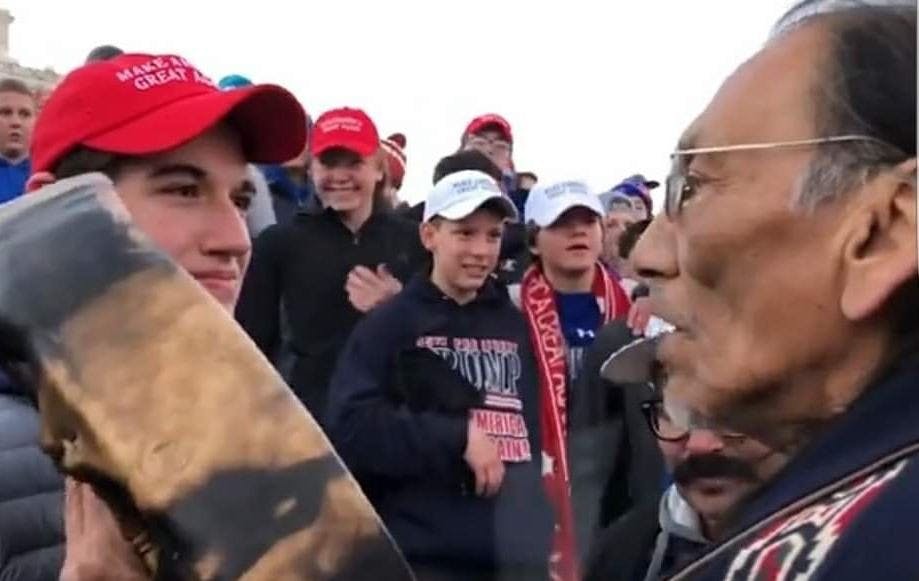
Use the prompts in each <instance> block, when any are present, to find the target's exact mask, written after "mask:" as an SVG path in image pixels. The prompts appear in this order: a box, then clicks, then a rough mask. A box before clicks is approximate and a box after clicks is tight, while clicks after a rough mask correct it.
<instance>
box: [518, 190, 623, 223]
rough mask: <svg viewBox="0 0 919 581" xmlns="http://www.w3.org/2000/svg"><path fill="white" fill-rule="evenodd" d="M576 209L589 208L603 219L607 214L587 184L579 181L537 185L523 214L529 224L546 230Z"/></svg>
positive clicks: (531, 191)
mask: <svg viewBox="0 0 919 581" xmlns="http://www.w3.org/2000/svg"><path fill="white" fill-rule="evenodd" d="M576 207H582V208H587V209H588V210H590V211H592V212H594V213H595V214H596V215H598V216H600V217H601V218H602V217H603V215H604V214H605V212H604V211H603V204H602V203H601V202H600V198H599V197H597V196H596V195H594V194H592V193H591V192H590V190H589V189H587V184H585V183H584V182H579V181H568V182H557V183H554V184H548V185H544V186H543V185H540V184H536V185H535V186H533V189H532V190H530V195H529V196H528V197H527V203H526V206H524V212H523V214H524V216H525V218H526V222H527V224H529V223H531V222H532V223H533V224H536V225H537V226H539V227H540V228H546V227H548V226H551V225H552V224H554V223H555V221H556V220H558V217H559V216H561V215H562V214H564V213H565V212H566V211H568V210H570V209H571V208H576Z"/></svg>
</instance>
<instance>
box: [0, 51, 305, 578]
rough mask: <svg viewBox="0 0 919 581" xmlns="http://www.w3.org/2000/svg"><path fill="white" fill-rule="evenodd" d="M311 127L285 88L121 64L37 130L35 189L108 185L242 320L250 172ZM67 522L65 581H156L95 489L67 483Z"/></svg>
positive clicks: (176, 61)
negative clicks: (100, 179)
mask: <svg viewBox="0 0 919 581" xmlns="http://www.w3.org/2000/svg"><path fill="white" fill-rule="evenodd" d="M305 118H306V116H305V113H304V111H303V108H302V107H301V106H300V104H299V103H298V102H297V100H296V99H295V98H294V96H293V95H291V94H290V93H289V92H287V91H286V90H284V89H282V88H281V87H277V86H272V85H261V86H252V87H248V88H245V89H240V90H238V91H234V92H221V91H220V90H218V89H217V87H216V86H215V85H214V83H212V82H211V81H210V79H208V78H207V77H206V76H204V75H203V74H202V73H201V72H200V71H198V70H197V69H196V68H195V67H194V66H193V65H191V64H190V63H189V62H188V61H187V60H185V59H183V58H181V57H178V56H173V55H159V56H157V55H146V54H124V55H120V56H116V57H114V58H112V59H110V60H105V61H99V62H93V63H89V64H87V65H85V66H83V67H81V68H79V69H77V70H75V71H73V72H72V73H70V74H69V75H67V77H65V78H64V79H63V80H62V81H61V83H60V84H59V85H58V87H57V88H56V89H55V91H54V92H53V93H52V94H51V95H50V96H49V97H48V100H47V101H46V103H45V106H44V108H43V109H42V112H41V114H40V115H39V118H38V120H37V122H36V125H35V133H34V138H33V141H32V148H31V156H32V161H33V166H32V167H33V175H32V176H31V177H30V180H29V188H30V189H36V188H38V187H40V186H42V185H44V184H49V183H52V182H54V181H56V180H59V179H64V178H69V177H74V176H78V175H80V174H86V173H90V172H101V173H103V174H105V175H106V176H107V177H108V178H109V179H110V180H111V181H112V182H113V184H114V189H115V191H117V192H118V194H119V196H120V198H121V201H122V202H123V203H124V205H125V207H126V209H127V211H128V212H129V213H130V214H131V217H132V218H133V220H134V222H135V223H136V225H137V226H138V227H139V228H140V229H141V230H142V231H143V232H144V233H145V234H146V235H147V236H148V237H149V238H150V239H151V240H152V241H153V242H154V243H155V244H156V245H157V246H159V247H160V248H161V249H162V250H163V251H165V252H166V253H167V254H168V255H169V256H170V257H171V258H172V259H173V260H174V261H176V263H178V264H179V265H180V266H181V267H183V268H184V269H185V270H187V271H188V272H189V274H191V275H192V276H193V277H194V278H195V279H196V280H197V281H198V282H199V283H200V284H201V285H202V286H203V287H204V288H205V289H206V290H207V291H208V292H209V293H210V294H211V295H212V296H213V297H214V298H215V299H216V300H217V301H219V302H220V303H221V304H222V305H223V306H224V307H225V308H226V309H228V310H232V309H233V308H234V306H235V303H236V300H237V297H238V295H239V290H240V286H241V284H242V278H243V273H244V271H245V269H246V266H247V264H248V262H249V256H250V250H251V247H250V242H249V234H248V232H247V230H246V226H245V216H246V211H247V208H248V206H249V203H250V201H251V199H252V195H253V184H252V183H251V181H250V180H249V178H248V174H247V169H246V168H247V164H248V163H277V162H280V161H283V160H285V159H289V158H290V157H293V156H294V155H296V153H297V152H298V151H300V149H302V147H303V144H304V142H305V140H306V132H305V130H304V128H305V126H306V124H305ZM101 340H104V338H101ZM42 492H47V490H43V491H42ZM64 520H65V529H66V536H67V547H66V563H65V565H64V569H63V573H61V575H60V577H61V579H65V580H72V579H76V580H81V579H102V578H105V579H123V580H132V579H145V578H147V577H148V574H147V573H146V570H145V568H144V567H143V565H142V563H141V562H140V560H139V558H138V557H137V555H136V554H135V553H134V551H133V548H132V546H131V545H130V544H129V543H128V542H127V541H126V540H124V539H123V538H122V533H121V530H120V529H119V523H117V522H116V520H115V517H114V516H113V515H112V513H111V512H110V511H109V510H108V507H107V506H106V505H105V504H104V503H102V501H100V500H99V498H98V497H96V495H95V493H94V492H93V490H92V488H91V487H89V485H85V484H77V483H75V482H70V483H68V488H67V500H66V514H65V519H64ZM0 544H2V539H0ZM59 566H60V565H58V567H59ZM58 573H60V571H53V572H52V573H51V576H50V577H48V578H49V579H50V578H54V579H56V578H58ZM0 576H3V575H2V571H0ZM36 578H44V577H36Z"/></svg>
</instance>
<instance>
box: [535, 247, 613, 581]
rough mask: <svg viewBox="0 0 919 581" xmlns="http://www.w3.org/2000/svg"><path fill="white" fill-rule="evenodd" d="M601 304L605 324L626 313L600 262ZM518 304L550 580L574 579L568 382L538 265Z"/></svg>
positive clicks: (597, 291)
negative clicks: (550, 528) (531, 369)
mask: <svg viewBox="0 0 919 581" xmlns="http://www.w3.org/2000/svg"><path fill="white" fill-rule="evenodd" d="M592 291H593V294H594V296H596V297H597V302H598V303H599V305H600V313H601V314H602V316H603V323H604V324H605V323H608V322H610V321H612V320H613V319H615V318H616V317H619V316H624V315H626V314H627V313H628V311H629V299H628V297H627V296H626V294H625V291H623V290H622V288H621V287H620V286H619V285H618V284H617V283H616V281H615V280H613V279H612V277H611V276H610V275H609V273H608V272H607V271H606V269H604V268H603V267H602V266H601V265H599V264H598V265H597V267H596V274H595V275H594V283H593V288H592ZM520 299H521V306H522V307H523V313H524V316H526V319H527V323H528V324H529V327H530V337H531V339H532V342H533V350H534V351H535V355H536V365H537V368H538V369H539V426H540V429H541V431H542V453H543V470H542V474H543V483H544V484H545V486H546V491H547V493H548V495H549V501H550V502H551V503H552V505H553V507H554V508H555V536H554V539H553V543H552V556H551V558H550V560H549V572H550V575H551V578H552V580H553V581H577V580H578V579H580V576H579V575H578V558H577V555H578V553H577V550H576V546H575V530H574V513H573V511H572V508H571V483H570V471H569V470H568V450H567V446H566V445H565V442H566V439H567V426H566V425H565V424H566V421H567V418H568V413H567V395H568V394H567V384H568V370H567V363H566V353H565V349H566V347H565V338H564V335H562V325H561V320H560V319H559V314H558V307H557V306H556V304H555V290H554V289H553V288H552V285H550V284H549V280H548V279H547V278H546V276H545V274H543V272H542V269H541V268H540V267H539V266H538V265H536V266H532V267H530V269H529V270H528V271H527V272H526V274H525V275H524V276H523V283H522V284H521V287H520Z"/></svg>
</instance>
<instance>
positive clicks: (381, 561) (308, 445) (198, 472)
mask: <svg viewBox="0 0 919 581" xmlns="http://www.w3.org/2000/svg"><path fill="white" fill-rule="evenodd" d="M0 272H2V273H3V276H2V277H0V322H2V325H3V328H4V335H5V337H4V340H3V343H4V345H5V347H4V348H5V349H6V350H8V351H10V350H11V351H17V350H19V349H20V347H25V348H26V352H27V353H28V354H29V357H28V359H30V360H31V365H30V366H29V367H30V368H31V370H32V374H33V377H32V379H33V380H34V382H35V383H37V384H38V387H37V391H38V401H39V404H40V408H41V414H42V419H43V428H42V432H43V433H42V440H43V445H44V446H45V448H46V450H48V451H49V453H51V455H52V456H53V457H54V458H55V460H56V461H57V463H58V465H59V466H60V468H61V469H62V470H63V471H64V472H66V473H68V474H71V475H74V476H76V477H77V478H79V479H83V480H88V481H90V482H92V483H94V484H95V485H97V487H98V488H99V490H101V491H104V492H105V494H104V496H105V498H106V500H107V501H108V502H109V504H110V506H112V507H113V508H114V509H115V510H116V512H117V514H119V516H120V517H122V518H123V519H124V520H125V522H127V523H131V525H130V526H134V527H137V528H138V531H139V532H140V533H141V535H142V536H145V537H148V538H149V539H150V540H151V542H152V546H153V548H154V550H153V552H152V553H151V554H152V555H154V557H153V558H150V559H148V562H149V563H150V564H151V566H152V568H153V569H155V570H156V576H157V577H158V578H168V579H175V578H179V579H185V578H187V579H252V580H272V581H276V580H280V581H283V580H294V579H307V580H314V579H315V580H327V579H342V580H345V579H347V580H365V579H366V580H370V579H373V580H390V579H392V580H402V579H411V573H410V572H409V570H408V567H407V566H406V565H405V562H404V560H403V559H402V556H401V555H400V554H399V551H398V550H397V549H396V547H395V545H394V543H393V542H392V539H391V537H390V536H389V535H388V533H387V532H386V531H385V529H384V528H383V526H382V523H381V521H380V519H379V517H378V516H377V515H376V513H375V512H374V510H373V508H372V507H371V505H370V503H369V502H368V501H367V499H366V498H365V496H364V495H363V493H362V492H361V490H360V488H359V487H358V485H357V483H356V482H355V480H354V479H353V478H352V477H351V475H350V474H349V473H348V471H347V469H346V468H345V467H344V465H343V464H342V462H341V460H340V459H339V458H338V456H337V455H336V454H335V452H334V450H333V449H332V447H331V445H330V444H329V441H328V440H327V439H326V437H325V435H324V434H323V433H322V430H321V429H320V428H319V426H318V425H317V424H316V422H315V421H314V420H313V418H312V417H311V416H310V415H309V413H308V412H307V411H306V410H305V409H304V408H303V406H302V405H301V404H300V403H299V402H298V400H297V399H296V397H295V396H294V395H293V394H292V392H291V391H290V390H289V389H288V387H287V386H286V385H285V384H284V382H283V380H282V379H281V378H280V376H278V374H277V373H276V372H275V371H274V370H273V368H272V367H271V365H270V364H269V362H268V361H267V360H266V359H265V358H264V357H263V356H262V355H261V353H260V352H259V351H258V349H257V348H256V347H255V345H254V344H253V343H252V342H251V341H250V340H249V339H248V337H247V336H246V335H245V333H244V332H243V331H242V330H241V329H240V328H239V327H238V326H237V325H236V323H235V322H234V321H233V320H232V318H231V316H230V315H229V314H228V313H226V312H225V311H224V309H223V308H222V307H221V306H219V305H218V304H217V302H216V301H214V300H213V299H212V298H211V297H210V296H209V295H207V293H206V292H205V291H204V290H203V289H202V288H200V287H199V286H198V284H197V283H196V282H195V281H194V280H193V279H192V278H191V277H189V276H188V275H187V274H186V273H185V272H183V271H182V270H181V269H180V268H179V267H177V266H176V265H175V264H174V263H173V262H171V261H170V260H169V259H168V258H167V257H166V256H165V255H164V254H162V253H161V252H159V251H157V250H156V249H154V248H153V247H152V245H151V244H150V243H149V242H148V241H147V240H146V239H145V237H144V236H143V235H142V234H141V233H140V232H139V231H138V230H137V229H136V227H134V226H133V225H132V224H131V222H130V220H129V218H128V216H127V214H126V212H125V210H124V208H123V206H122V205H121V203H120V202H119V200H118V196H117V194H116V193H115V192H114V190H113V189H112V185H111V183H110V182H109V181H108V180H107V179H106V178H104V177H103V176H100V175H98V174H95V175H90V176H81V177H78V178H73V179H71V180H64V181H62V182H60V183H58V184H56V185H54V186H50V187H48V188H45V189H44V190H42V191H40V192H39V193H37V194H32V195H29V196H26V197H25V198H24V199H22V200H19V201H17V202H14V203H12V204H9V205H7V206H4V207H3V208H2V209H0ZM10 345H14V346H15V347H13V348H11V347H10ZM9 357H10V354H9V353H8V354H7V358H9ZM16 357H17V356H16V355H15V354H14V356H13V358H14V359H15V358H16ZM129 528H130V527H129Z"/></svg>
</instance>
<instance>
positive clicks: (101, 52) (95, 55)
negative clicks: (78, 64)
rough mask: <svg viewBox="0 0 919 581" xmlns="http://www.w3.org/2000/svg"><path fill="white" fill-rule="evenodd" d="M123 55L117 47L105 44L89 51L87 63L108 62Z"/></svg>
mask: <svg viewBox="0 0 919 581" xmlns="http://www.w3.org/2000/svg"><path fill="white" fill-rule="evenodd" d="M123 54H124V51H123V50H121V49H120V48H118V47H117V46H112V45H110V44H103V45H101V46H97V47H96V48H94V49H92V50H91V51H89V54H88V55H86V62H87V63H93V62H96V61H107V60H111V59H113V58H115V57H116V56H120V55H123Z"/></svg>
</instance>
